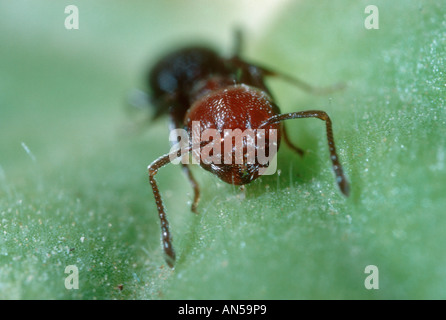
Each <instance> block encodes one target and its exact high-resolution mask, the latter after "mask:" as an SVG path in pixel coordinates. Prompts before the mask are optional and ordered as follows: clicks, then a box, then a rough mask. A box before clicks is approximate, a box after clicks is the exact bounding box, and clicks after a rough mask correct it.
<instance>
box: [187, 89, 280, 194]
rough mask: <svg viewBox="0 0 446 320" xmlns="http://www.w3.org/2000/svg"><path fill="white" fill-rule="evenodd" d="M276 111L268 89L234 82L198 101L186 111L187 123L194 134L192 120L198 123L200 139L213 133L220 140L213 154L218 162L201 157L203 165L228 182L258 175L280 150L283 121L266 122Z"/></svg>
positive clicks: (250, 179) (237, 181) (237, 182)
mask: <svg viewBox="0 0 446 320" xmlns="http://www.w3.org/2000/svg"><path fill="white" fill-rule="evenodd" d="M277 113H278V108H277V107H276V106H275V105H274V104H273V103H272V102H271V99H270V97H269V96H268V95H267V94H266V93H265V92H263V91H261V90H259V89H257V88H254V87H251V86H248V85H244V84H240V85H231V86H227V87H225V88H224V89H220V90H214V91H210V92H209V93H208V94H205V95H203V96H202V97H201V98H200V99H199V100H198V101H196V102H195V103H194V104H193V105H192V106H191V108H190V109H189V111H188V112H187V114H186V117H185V126H186V128H187V131H188V132H190V133H191V134H192V135H193V133H194V127H193V123H194V122H195V123H196V122H198V123H199V136H200V137H201V139H200V142H203V141H206V139H208V138H209V132H211V133H213V134H212V139H213V141H214V143H219V146H217V148H213V149H212V151H213V152H212V153H211V154H210V155H211V156H215V155H216V154H219V155H220V156H219V157H214V159H216V160H217V161H206V159H201V160H202V161H200V165H201V166H202V167H203V168H204V169H206V170H208V171H210V172H212V173H213V174H214V175H216V176H217V177H218V178H220V179H221V180H223V181H225V182H227V183H230V184H235V185H242V184H247V183H249V182H251V181H253V180H255V179H256V178H258V177H259V176H260V175H261V173H262V170H260V169H262V168H266V167H268V163H269V160H270V159H272V157H274V155H275V152H276V151H277V149H278V146H279V144H280V129H281V127H280V124H278V123H276V124H268V125H263V124H264V122H265V120H267V119H269V118H271V117H272V116H273V115H275V114H277ZM190 139H191V140H193V139H194V137H190ZM215 139H220V141H219V142H217V140H215ZM271 145H272V147H271V148H270V146H271ZM214 146H215V145H214ZM270 151H271V152H270ZM262 157H267V158H268V159H267V160H264V158H262ZM203 160H205V161H203Z"/></svg>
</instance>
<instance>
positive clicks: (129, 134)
mask: <svg viewBox="0 0 446 320" xmlns="http://www.w3.org/2000/svg"><path fill="white" fill-rule="evenodd" d="M369 4H371V3H369V2H368V1H355V2H354V3H352V2H351V1H347V0H336V1H328V0H327V1H318V2H317V4H315V3H314V1H313V2H312V1H298V0H280V1H269V0H268V1H267V0H262V1H252V0H242V1H240V0H238V1H230V0H228V1H203V0H190V1H180V0H170V1H132V3H131V4H129V3H124V2H122V1H111V0H108V1H100V0H96V1H57V3H56V2H55V1H49V0H48V1H46V0H38V1H23V0H15V1H8V0H0V43H1V45H0V266H1V267H0V298H2V299H35V298H40V299H171V298H176V299H184V298H187V299H200V298H205V299H320V298H323V299H344V298H347V299H414V298H416V299H420V298H421V299H424V298H429V299H432V298H434V299H436V298H440V299H444V298H446V293H445V289H444V288H445V287H446V281H445V280H446V279H445V276H446V269H445V267H444V266H445V265H446V255H445V253H444V249H443V243H444V240H445V238H444V232H443V230H444V223H445V222H446V218H445V217H444V207H445V205H446V203H445V202H446V201H445V196H444V195H445V185H444V184H445V181H446V179H445V178H446V166H445V152H446V150H445V149H446V143H445V142H446V141H445V139H446V138H445V137H446V129H445V113H446V111H445V103H444V99H445V93H444V92H445V89H446V87H445V85H446V81H445V76H444V72H445V68H444V63H445V57H446V55H445V44H446V32H445V30H446V25H445V21H446V19H445V18H446V10H445V9H444V6H442V5H441V4H439V3H438V2H436V1H416V0H412V1H392V3H389V2H388V1H374V2H373V4H374V5H376V6H377V8H378V9H379V29H377V30H373V29H371V30H369V29H366V28H365V26H364V21H365V19H366V18H367V16H368V15H369V14H367V13H365V12H364V10H365V8H366V6H367V5H369ZM68 5H76V6H77V8H78V10H79V29H78V30H67V29H66V28H65V19H66V18H67V17H68V14H67V13H65V8H66V6H68ZM235 28H241V29H242V30H243V32H244V35H245V42H244V44H243V45H244V46H243V56H244V57H245V58H246V59H247V60H248V61H252V62H254V63H260V64H262V65H265V66H268V67H270V68H273V69H275V70H278V71H279V72H284V73H287V74H290V75H294V76H297V77H299V78H301V79H304V80H305V81H306V82H309V83H311V84H314V85H316V86H326V85H331V84H334V83H337V82H340V81H342V82H345V83H346V84H347V88H346V90H343V91H341V92H336V93H333V94H330V95H327V96H312V95H309V94H307V93H305V92H302V91H300V90H299V89H298V88H295V87H293V86H292V85H289V84H287V83H284V82H283V81H280V80H277V79H271V80H269V82H268V83H269V85H270V86H271V88H272V91H273V93H274V96H275V98H276V100H277V102H278V104H279V106H280V107H281V109H282V111H283V112H291V111H298V110H305V109H322V110H325V111H327V112H328V113H329V114H330V116H331V117H332V120H333V123H334V131H335V140H336V141H337V144H338V149H339V153H340V155H341V159H342V161H343V163H344V165H345V168H346V172H347V175H348V176H349V178H350V180H351V184H352V195H351V197H349V198H348V199H345V198H343V197H342V195H340V193H339V192H338V190H337V189H336V185H335V184H334V181H333V180H334V179H333V174H332V172H331V167H330V163H329V158H328V152H327V150H326V148H327V147H326V141H325V132H324V126H323V124H322V123H320V121H318V120H305V121H304V120H299V121H296V122H295V123H293V124H292V123H290V126H289V127H290V132H291V134H292V137H293V141H296V143H297V144H298V145H299V146H300V147H302V148H304V149H305V150H306V156H305V157H303V158H299V157H297V156H295V155H294V154H293V153H292V152H291V151H290V150H287V149H286V148H284V147H282V150H281V153H280V155H279V169H280V171H279V174H278V175H275V176H271V177H265V178H263V177H262V179H260V180H258V181H256V182H255V183H253V184H252V185H249V186H248V188H247V190H246V192H245V193H241V192H240V191H239V190H238V189H237V188H235V187H233V186H229V185H224V184H222V183H220V182H219V181H217V180H216V178H215V177H213V176H212V175H210V174H208V173H206V172H203V171H202V170H199V168H194V169H195V170H194V172H196V175H197V178H198V180H199V182H200V184H201V185H202V189H203V190H204V192H203V195H202V199H201V202H200V207H199V211H200V214H199V215H193V214H192V213H191V212H190V210H189V206H190V203H191V199H192V190H191V188H190V186H189V184H188V181H187V179H186V178H185V177H184V176H182V173H181V170H180V169H179V168H178V167H174V166H171V167H166V168H163V170H161V171H160V173H159V175H158V176H157V177H158V181H159V184H160V189H161V193H162V196H163V198H164V200H165V202H166V207H167V211H168V215H169V221H170V222H171V225H172V231H173V235H174V245H175V247H176V249H177V252H178V255H179V259H178V263H177V266H176V268H175V270H170V269H169V268H168V267H166V266H165V262H164V260H163V257H162V251H161V247H160V242H159V239H160V238H159V236H160V235H159V222H158V217H157V211H156V207H155V205H154V203H153V202H154V201H153V196H152V194H151V190H150V186H149V184H148V181H147V174H146V168H147V165H148V164H149V163H150V162H152V161H153V160H154V159H156V158H157V157H159V156H160V155H162V154H164V153H166V152H167V151H168V150H169V143H168V130H167V119H160V120H158V121H156V122H150V121H148V117H149V116H150V108H149V107H147V109H144V108H143V109H138V108H134V107H132V106H131V105H130V103H129V96H132V93H135V92H138V90H142V91H147V87H146V83H145V81H146V76H147V72H148V69H149V67H150V65H151V64H152V63H153V62H154V61H156V59H158V58H159V57H160V56H162V55H163V54H164V53H165V52H167V51H168V50H170V49H172V48H176V47H179V46H183V45H189V44H191V43H194V42H200V43H209V45H211V46H213V47H215V48H216V49H217V50H218V51H219V52H221V53H222V55H226V56H227V55H230V54H231V52H232V48H233V40H234V39H233V35H234V30H235ZM68 265H76V266H77V267H78V269H79V289H77V290H76V289H73V290H69V289H67V288H66V287H65V286H64V283H65V282H64V281H65V279H66V277H67V274H66V273H65V272H64V270H65V267H66V266H68ZM367 265H376V266H377V267H378V269H379V289H378V290H368V289H366V288H365V287H364V280H365V278H366V276H367V274H365V273H364V269H365V267H366V266H367Z"/></svg>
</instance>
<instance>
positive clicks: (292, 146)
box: [282, 124, 305, 157]
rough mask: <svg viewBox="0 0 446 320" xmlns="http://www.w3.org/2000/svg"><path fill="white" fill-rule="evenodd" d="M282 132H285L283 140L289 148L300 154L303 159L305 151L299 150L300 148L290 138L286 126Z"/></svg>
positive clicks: (283, 126)
mask: <svg viewBox="0 0 446 320" xmlns="http://www.w3.org/2000/svg"><path fill="white" fill-rule="evenodd" d="M282 132H283V138H284V140H285V143H286V144H287V145H288V147H290V148H291V149H293V150H294V151H295V152H296V153H297V154H299V155H300V156H301V157H303V155H304V153H305V151H304V150H302V149H301V148H299V147H298V146H296V145H294V144H293V143H292V142H291V140H290V138H289V136H288V132H287V130H286V128H285V124H283V125H282Z"/></svg>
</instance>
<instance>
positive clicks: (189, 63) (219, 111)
mask: <svg viewBox="0 0 446 320" xmlns="http://www.w3.org/2000/svg"><path fill="white" fill-rule="evenodd" d="M237 35H238V36H237V37H236V39H237V41H236V50H235V51H236V52H235V55H234V56H233V57H232V58H229V59H226V58H223V57H221V56H220V55H218V54H217V53H216V52H215V51H213V50H211V49H209V48H206V47H188V48H184V49H180V50H178V51H175V52H173V53H170V54H169V55H166V56H165V57H163V58H162V59H161V60H159V61H158V63H156V64H155V65H154V67H153V68H152V69H151V70H150V73H149V78H148V80H149V86H150V89H151V103H152V105H153V106H154V108H155V117H158V116H160V115H162V114H168V115H169V116H170V120H171V126H172V127H174V128H184V129H185V130H186V132H188V134H189V135H192V122H193V121H198V122H199V124H200V125H201V131H203V130H206V129H215V130H217V131H218V132H219V133H221V134H223V131H224V130H225V129H236V128H238V129H240V130H245V129H248V128H249V129H254V130H259V129H265V130H266V129H269V130H270V132H271V130H276V131H277V147H278V146H279V143H280V139H281V137H283V138H284V141H285V143H286V144H287V145H288V146H290V147H291V148H292V149H293V150H294V151H296V152H297V153H299V154H300V155H303V150H302V149H300V148H298V147H296V146H294V145H293V144H292V143H291V142H290V140H289V139H288V136H287V133H286V130H285V126H284V124H283V123H282V121H284V120H288V119H298V118H318V119H321V120H323V121H325V124H326V134H327V140H328V148H329V153H330V159H331V161H332V164H333V170H334V173H335V176H336V182H337V184H338V186H339V188H340V190H341V192H342V193H343V194H344V195H345V196H348V195H349V184H348V182H347V180H346V178H345V176H344V173H343V169H342V166H341V164H340V162H339V158H338V155H337V153H336V148H335V143H334V138H333V131H332V124H331V120H330V118H329V116H328V115H327V114H326V113H325V112H324V111H320V110H310V111H300V112H292V113H285V114H281V113H280V110H279V108H278V106H277V105H276V104H275V103H274V101H273V99H272V98H271V94H270V92H269V90H268V88H267V87H266V85H265V83H264V77H266V76H280V77H283V78H284V79H285V80H288V81H291V82H293V83H294V84H296V85H298V86H299V87H301V88H303V89H304V90H306V91H310V92H319V93H321V92H330V91H332V90H333V89H336V88H331V89H326V90H323V89H322V90H317V89H315V88H313V87H311V86H309V85H307V84H306V83H304V82H302V81H300V80H298V79H295V78H291V77H287V76H284V75H280V74H277V73H275V72H273V71H271V70H268V69H266V68H263V67H260V66H257V65H252V64H249V63H247V62H246V61H244V60H242V59H241V58H240V47H241V46H240V44H241V37H240V34H237ZM268 139H269V137H268V136H266V140H268ZM217 142H218V140H217ZM207 143H210V141H209V140H208V141H205V142H202V143H201V144H200V145H199V148H200V149H201V148H204V146H205V145H206V144H207ZM220 143H221V144H222V145H223V143H224V137H223V138H221V140H220ZM231 143H232V138H231ZM246 147H247V145H246V141H244V144H243V149H244V151H246V150H245V149H246ZM256 147H257V146H256ZM183 151H184V149H183ZM186 151H187V152H188V153H190V152H191V151H192V146H191V145H190V144H189V147H188V148H187V149H186ZM231 152H232V153H235V152H236V150H235V148H234V149H231ZM180 156H181V153H180V150H178V151H174V152H171V153H169V154H166V155H164V156H162V157H160V158H158V159H157V160H155V161H154V162H152V163H151V164H150V165H149V167H148V173H149V181H150V184H151V186H152V190H153V194H154V197H155V201H156V205H157V209H158V213H159V218H160V222H161V238H162V244H163V249H164V253H165V258H166V262H167V264H168V265H169V266H170V267H173V266H174V262H175V251H174V249H173V246H172V238H171V234H170V231H169V223H168V221H167V217H166V212H165V208H164V205H163V202H162V199H161V195H160V192H159V189H158V186H157V183H156V180H155V175H156V173H157V172H158V170H159V169H160V168H161V167H163V166H164V165H166V164H168V163H170V162H172V159H175V158H179V157H180ZM199 163H200V166H202V167H203V168H204V169H206V170H208V171H210V172H212V173H213V174H215V175H216V176H218V177H219V178H220V179H221V180H223V181H225V182H227V183H231V184H235V185H244V184H247V183H250V182H251V181H253V180H255V179H256V178H258V177H259V175H260V174H259V171H260V169H261V168H262V167H263V166H262V165H261V164H260V163H259V161H258V159H257V158H255V162H254V163H251V164H246V163H243V164H234V163H229V164H228V163H223V164H213V163H211V164H209V163H205V162H204V161H200V162H199ZM182 165H183V169H184V170H185V172H186V174H187V176H188V178H189V180H190V182H191V184H192V186H193V189H194V200H193V203H192V208H191V210H192V211H193V212H196V209H197V204H198V201H199V197H200V191H199V186H198V183H197V182H196V180H195V179H194V177H193V175H192V173H191V171H190V168H189V166H188V165H187V164H182Z"/></svg>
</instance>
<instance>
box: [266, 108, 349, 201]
mask: <svg viewBox="0 0 446 320" xmlns="http://www.w3.org/2000/svg"><path fill="white" fill-rule="evenodd" d="M299 118H318V119H321V120H323V121H325V125H326V129H327V140H328V150H329V152H330V159H331V161H332V163H333V171H334V173H335V176H336V182H337V183H338V186H339V189H341V192H342V193H343V194H344V195H345V196H348V195H349V193H350V187H349V184H348V182H347V179H346V178H345V176H344V172H343V169H342V166H341V163H340V162H339V157H338V155H337V153H336V147H335V142H334V138H333V129H332V125H331V119H330V117H329V116H328V114H327V113H325V112H324V111H320V110H309V111H301V112H292V113H285V114H279V115H276V116H273V117H271V118H269V119H268V120H266V121H265V122H263V123H262V125H261V126H260V127H259V128H261V127H264V126H266V125H271V124H275V123H279V122H280V121H283V120H289V119H299Z"/></svg>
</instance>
